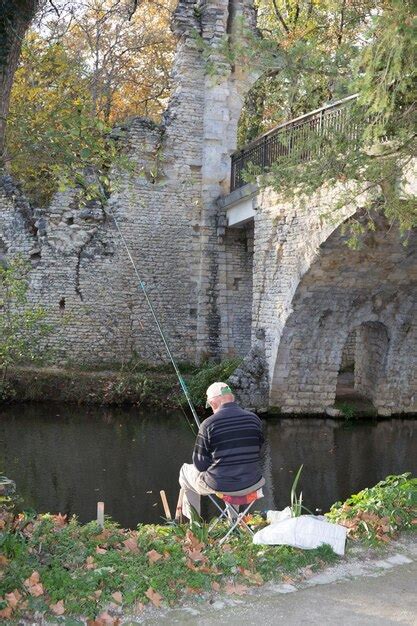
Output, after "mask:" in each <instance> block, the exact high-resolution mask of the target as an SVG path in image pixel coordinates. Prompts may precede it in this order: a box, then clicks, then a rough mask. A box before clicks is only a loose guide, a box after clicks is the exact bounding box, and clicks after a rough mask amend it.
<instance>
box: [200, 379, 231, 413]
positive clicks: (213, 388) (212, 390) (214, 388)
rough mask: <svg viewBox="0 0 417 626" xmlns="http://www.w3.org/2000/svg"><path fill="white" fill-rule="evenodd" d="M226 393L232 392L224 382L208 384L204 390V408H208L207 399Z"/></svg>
mask: <svg viewBox="0 0 417 626" xmlns="http://www.w3.org/2000/svg"><path fill="white" fill-rule="evenodd" d="M228 393H233V391H232V390H231V389H230V387H229V385H227V384H226V383H213V384H212V385H210V387H209V388H208V389H207V391H206V395H207V402H206V409H208V407H209V406H210V405H209V400H213V398H217V397H218V396H225V395H227V394H228Z"/></svg>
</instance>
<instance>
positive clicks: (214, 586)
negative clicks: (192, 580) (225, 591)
mask: <svg viewBox="0 0 417 626" xmlns="http://www.w3.org/2000/svg"><path fill="white" fill-rule="evenodd" d="M211 588H212V589H213V591H220V585H219V583H218V582H216V581H215V580H213V582H212V583H211Z"/></svg>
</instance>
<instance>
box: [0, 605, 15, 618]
mask: <svg viewBox="0 0 417 626" xmlns="http://www.w3.org/2000/svg"><path fill="white" fill-rule="evenodd" d="M12 612H13V609H12V607H11V606H6V608H4V609H1V610H0V617H4V619H10V618H11V616H12Z"/></svg>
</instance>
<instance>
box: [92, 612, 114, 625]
mask: <svg viewBox="0 0 417 626" xmlns="http://www.w3.org/2000/svg"><path fill="white" fill-rule="evenodd" d="M119 622H120V620H119V618H116V617H112V616H111V615H109V614H108V613H106V612H105V611H104V612H103V613H100V615H99V616H98V617H96V619H90V620H87V626H117V624H119Z"/></svg>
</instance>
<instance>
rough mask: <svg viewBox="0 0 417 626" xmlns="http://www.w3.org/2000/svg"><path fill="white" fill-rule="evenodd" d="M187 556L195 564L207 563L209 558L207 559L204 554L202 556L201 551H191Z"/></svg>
mask: <svg viewBox="0 0 417 626" xmlns="http://www.w3.org/2000/svg"><path fill="white" fill-rule="evenodd" d="M187 554H188V557H189V558H190V559H191V560H192V561H194V562H196V561H207V557H205V556H204V554H201V552H200V550H189V551H188V552H187Z"/></svg>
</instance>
